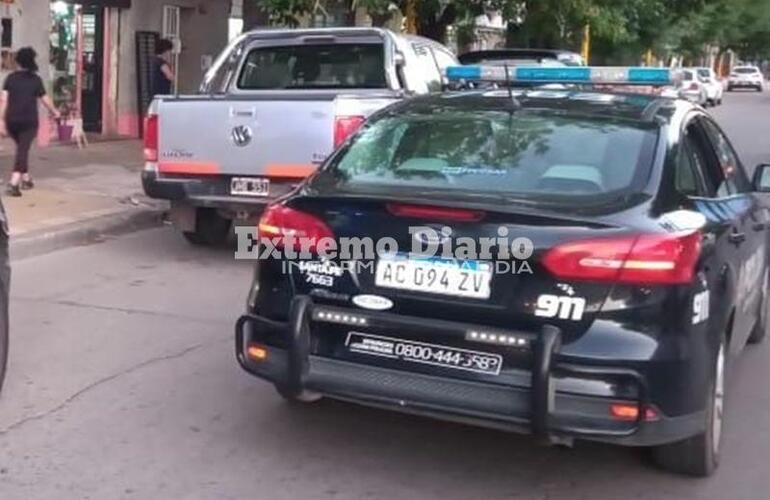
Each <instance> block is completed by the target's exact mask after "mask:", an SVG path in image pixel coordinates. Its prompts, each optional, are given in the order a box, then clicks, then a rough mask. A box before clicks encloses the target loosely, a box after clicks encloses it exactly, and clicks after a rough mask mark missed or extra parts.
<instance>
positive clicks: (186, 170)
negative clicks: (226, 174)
mask: <svg viewBox="0 0 770 500" xmlns="http://www.w3.org/2000/svg"><path fill="white" fill-rule="evenodd" d="M220 170H221V169H220V168H219V165H218V164H216V163H212V162H205V161H162V162H160V163H159V164H158V172H160V173H161V174H193V175H218V174H219V173H220Z"/></svg>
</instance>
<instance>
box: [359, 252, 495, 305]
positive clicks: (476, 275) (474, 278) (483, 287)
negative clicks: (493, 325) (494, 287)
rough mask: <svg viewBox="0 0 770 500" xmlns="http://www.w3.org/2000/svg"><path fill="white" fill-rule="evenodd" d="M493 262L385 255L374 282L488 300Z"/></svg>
mask: <svg viewBox="0 0 770 500" xmlns="http://www.w3.org/2000/svg"><path fill="white" fill-rule="evenodd" d="M491 281H492V264H490V263H488V262H477V261H472V260H466V261H459V260H452V259H442V258H438V257H412V258H410V257H409V256H407V255H405V254H398V255H383V256H382V257H380V260H379V261H378V262H377V270H376V273H375V280H374V282H375V285H377V286H380V287H383V288H395V289H400V290H409V291H413V292H427V293H437V294H442V295H453V296H456V297H467V298H473V299H488V298H489V296H490V293H491V289H490V283H491Z"/></svg>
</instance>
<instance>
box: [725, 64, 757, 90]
mask: <svg viewBox="0 0 770 500" xmlns="http://www.w3.org/2000/svg"><path fill="white" fill-rule="evenodd" d="M737 88H753V89H754V90H757V91H759V92H762V91H763V90H765V77H764V76H763V75H762V72H761V71H759V68H757V67H756V66H736V67H735V68H733V71H732V72H731V73H730V78H729V79H728V80H727V91H728V92H732V90H733V89H737Z"/></svg>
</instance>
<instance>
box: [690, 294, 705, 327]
mask: <svg viewBox="0 0 770 500" xmlns="http://www.w3.org/2000/svg"><path fill="white" fill-rule="evenodd" d="M707 319H709V291H708V290H704V291H702V292H700V293H696V294H695V296H694V297H693V298H692V324H693V325H697V324H699V323H703V322H704V321H706V320H707Z"/></svg>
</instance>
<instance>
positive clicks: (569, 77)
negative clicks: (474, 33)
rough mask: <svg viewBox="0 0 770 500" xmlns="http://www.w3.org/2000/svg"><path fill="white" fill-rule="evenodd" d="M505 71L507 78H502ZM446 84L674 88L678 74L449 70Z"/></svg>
mask: <svg viewBox="0 0 770 500" xmlns="http://www.w3.org/2000/svg"><path fill="white" fill-rule="evenodd" d="M506 70H507V72H508V75H507V76H506ZM446 76H447V79H448V80H450V81H479V82H496V83H507V82H511V83H543V84H547V83H573V84H589V85H647V86H666V85H675V84H676V83H677V80H678V78H679V72H678V71H673V70H671V69H669V68H646V67H638V68H635V67H625V66H618V67H611V66H593V67H588V66H580V67H577V66H569V67H553V66H512V67H508V68H506V67H505V66H486V65H474V66H449V67H448V68H447V69H446Z"/></svg>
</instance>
